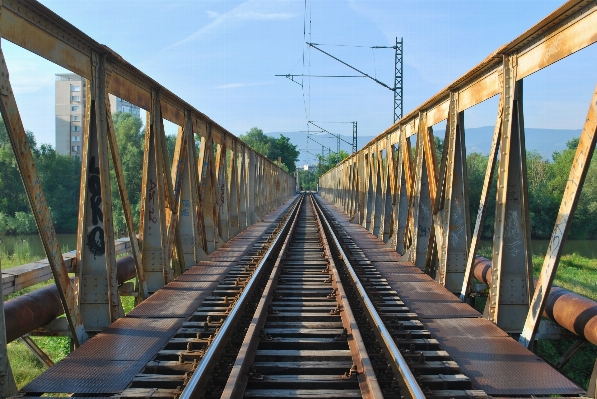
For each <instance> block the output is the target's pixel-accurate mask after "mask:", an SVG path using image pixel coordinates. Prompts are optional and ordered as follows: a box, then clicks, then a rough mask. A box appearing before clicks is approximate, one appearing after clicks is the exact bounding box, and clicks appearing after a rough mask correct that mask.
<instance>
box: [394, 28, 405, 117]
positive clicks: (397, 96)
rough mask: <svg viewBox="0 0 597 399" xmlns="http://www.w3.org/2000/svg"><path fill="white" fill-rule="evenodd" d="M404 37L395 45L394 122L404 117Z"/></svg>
mask: <svg viewBox="0 0 597 399" xmlns="http://www.w3.org/2000/svg"><path fill="white" fill-rule="evenodd" d="M403 46H404V38H400V41H398V38H396V46H394V48H395V50H396V52H395V56H394V122H396V121H397V120H399V119H402V95H403V87H402V71H403V59H402V52H403V49H404V47H403Z"/></svg>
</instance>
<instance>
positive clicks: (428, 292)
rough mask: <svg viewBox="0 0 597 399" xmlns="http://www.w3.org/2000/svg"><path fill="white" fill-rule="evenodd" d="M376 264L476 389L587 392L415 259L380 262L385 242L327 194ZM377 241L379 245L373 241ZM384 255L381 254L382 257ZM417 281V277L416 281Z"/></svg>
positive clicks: (525, 392) (527, 393)
mask: <svg viewBox="0 0 597 399" xmlns="http://www.w3.org/2000/svg"><path fill="white" fill-rule="evenodd" d="M320 198H321V197H320ZM321 199H322V201H323V202H324V203H325V204H326V206H327V208H328V210H330V212H331V213H332V214H333V215H334V217H336V219H337V220H338V221H339V222H340V224H341V225H342V226H343V227H344V228H345V229H346V231H347V232H348V234H349V235H350V236H351V238H352V239H353V240H354V242H355V243H356V244H357V245H359V244H363V246H362V247H360V249H362V250H363V253H364V254H365V255H366V256H367V258H369V260H371V263H372V264H373V266H375V267H376V268H377V270H379V271H380V273H381V274H382V276H383V277H384V278H386V280H387V282H388V283H389V284H390V286H391V287H392V288H393V289H394V290H396V292H397V293H398V295H399V296H400V298H401V299H402V301H403V302H404V304H405V306H407V307H408V308H409V309H410V310H411V311H412V312H415V313H417V314H418V316H419V318H420V319H421V322H422V323H423V325H424V326H425V328H426V329H427V330H429V332H430V333H431V335H432V337H433V338H435V339H437V341H438V342H439V344H440V345H441V348H442V349H443V350H445V351H447V352H448V354H449V355H450V357H452V359H453V360H454V361H455V362H456V363H457V364H458V366H459V367H460V370H461V372H462V373H463V374H465V375H466V376H468V377H469V378H470V379H471V381H472V382H473V385H474V386H475V388H476V389H482V390H484V391H485V392H486V393H487V394H489V395H492V396H493V395H507V396H513V397H516V396H530V395H577V394H584V390H583V389H581V388H580V387H578V386H577V385H576V384H574V383H573V382H571V381H570V380H568V379H567V378H566V377H564V376H563V375H562V374H560V373H559V372H558V371H557V370H555V369H554V368H552V367H551V366H550V365H549V364H548V363H546V362H545V361H544V360H542V359H541V358H539V357H538V356H536V355H535V354H534V353H532V352H530V351H528V350H527V349H525V348H523V347H522V346H521V345H520V344H519V343H518V342H516V341H515V340H514V339H512V338H510V337H509V336H508V334H506V333H505V332H504V331H503V330H501V329H500V328H499V327H497V326H496V325H495V324H493V323H492V322H490V321H488V320H485V319H483V318H481V314H480V313H478V312H477V311H476V310H474V309H473V308H471V307H470V306H468V305H466V304H465V303H463V302H462V301H460V299H458V298H457V297H456V296H455V295H454V294H452V293H450V292H449V291H448V290H446V289H445V288H444V287H443V286H442V285H440V284H439V283H437V282H435V281H434V280H432V279H431V278H429V279H428V280H426V279H425V278H423V280H426V281H417V280H415V279H414V278H413V279H411V278H409V277H410V276H409V275H408V274H405V272H406V271H407V270H408V269H409V268H411V269H410V270H413V271H414V274H413V276H420V274H419V272H417V271H418V270H419V269H418V268H416V267H415V266H414V265H413V264H412V263H410V262H377V261H374V260H373V259H382V258H383V257H384V254H383V253H381V252H379V249H381V248H384V243H383V242H382V241H381V240H378V239H377V238H376V237H374V236H373V235H372V234H371V233H369V232H368V231H367V230H366V229H365V228H363V227H361V226H359V225H355V224H350V223H349V222H348V217H347V216H346V215H345V214H344V213H343V212H341V211H339V209H338V208H336V207H335V206H333V205H332V204H330V203H329V202H328V201H327V200H325V199H323V198H321ZM371 239H373V241H377V243H378V244H377V245H378V247H377V248H376V247H375V245H373V244H372V241H371ZM376 254H380V255H376ZM413 280H414V281H413Z"/></svg>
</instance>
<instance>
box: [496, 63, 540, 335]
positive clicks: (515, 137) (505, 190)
mask: <svg viewBox="0 0 597 399" xmlns="http://www.w3.org/2000/svg"><path fill="white" fill-rule="evenodd" d="M503 87H504V88H503V94H502V96H503V98H504V113H503V121H502V135H501V142H500V162H499V169H498V181H497V185H498V186H497V201H496V211H495V233H494V242H493V262H492V271H491V276H492V282H491V286H490V291H489V298H488V300H487V305H486V308H485V311H486V314H487V316H488V318H489V320H491V321H493V322H494V323H496V324H497V325H498V327H500V328H501V329H502V330H504V331H506V332H507V333H512V334H518V333H520V332H521V331H522V329H523V326H524V321H525V318H526V316H527V312H528V310H529V303H530V297H531V293H532V281H533V280H532V279H533V275H532V263H531V253H530V233H529V227H530V226H529V210H528V192H527V184H526V173H527V168H526V150H525V145H524V120H523V112H522V110H523V108H522V80H520V81H517V80H516V56H515V55H514V56H505V57H504V86H503Z"/></svg>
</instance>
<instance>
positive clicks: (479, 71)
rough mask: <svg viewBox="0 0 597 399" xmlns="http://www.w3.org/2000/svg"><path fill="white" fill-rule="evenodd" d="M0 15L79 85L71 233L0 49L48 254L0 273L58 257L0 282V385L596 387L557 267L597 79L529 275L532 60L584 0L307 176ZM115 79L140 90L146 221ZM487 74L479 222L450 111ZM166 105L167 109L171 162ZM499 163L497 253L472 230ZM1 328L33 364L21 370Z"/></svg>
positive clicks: (555, 41)
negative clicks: (47, 188) (61, 342)
mask: <svg viewBox="0 0 597 399" xmlns="http://www.w3.org/2000/svg"><path fill="white" fill-rule="evenodd" d="M0 35H1V37H2V40H9V41H11V42H13V43H15V44H17V45H19V46H21V47H23V48H25V49H27V50H29V51H31V52H33V53H35V54H38V55H40V56H42V57H44V58H46V59H48V60H50V61H52V62H54V63H56V64H58V65H60V66H63V67H64V68H67V69H68V70H70V71H72V72H74V73H77V74H79V75H80V76H82V77H83V78H85V79H86V84H87V87H88V90H87V99H86V102H85V103H86V107H87V109H86V129H85V132H84V136H83V142H82V143H83V146H82V157H81V160H82V162H81V165H82V166H81V168H82V170H81V172H82V173H81V182H80V188H81V189H80V201H79V211H78V212H79V214H78V235H77V249H76V251H73V252H71V253H65V254H63V253H62V251H61V249H60V245H59V243H58V241H57V237H56V233H55V229H54V226H53V223H52V218H51V215H50V210H49V208H48V206H47V203H46V200H45V197H44V191H43V187H42V186H41V184H40V178H39V174H38V172H37V168H36V165H35V162H34V157H33V155H32V153H31V148H30V145H29V142H28V140H27V135H26V133H25V130H24V128H23V125H22V121H21V118H20V115H19V108H18V104H17V103H16V100H15V97H14V94H13V90H12V87H11V82H10V78H9V71H8V69H7V66H6V63H5V61H4V55H3V54H2V52H1V51H0V83H1V84H0V100H1V101H0V111H1V113H2V118H3V121H4V123H5V125H6V130H7V133H8V137H9V140H10V144H11V146H12V149H13V151H14V154H15V158H16V160H17V166H18V169H19V173H20V175H21V178H22V181H23V185H24V187H25V191H26V194H27V198H28V200H29V204H30V207H31V211H32V213H33V215H34V218H35V222H36V225H37V228H38V231H39V235H40V237H41V239H42V242H43V246H44V249H45V251H46V254H47V259H45V260H42V261H40V262H36V263H34V264H29V265H22V266H18V267H16V268H11V269H7V270H3V271H2V286H1V287H2V290H3V295H7V294H10V293H13V292H16V291H18V290H20V289H22V288H26V287H30V286H32V285H34V284H36V283H39V282H43V281H46V280H48V279H50V278H53V279H54V281H55V284H53V285H49V286H46V287H44V288H42V289H38V290H35V291H33V292H31V293H29V294H25V295H21V296H18V297H16V298H13V299H10V300H8V301H6V302H4V303H2V302H1V301H0V304H2V306H3V311H1V312H0V326H1V329H2V334H0V394H1V396H2V397H3V398H8V397H15V398H16V397H22V398H24V397H39V396H42V395H44V396H65V395H66V396H72V397H91V398H105V397H121V398H155V399H170V398H177V399H178V398H184V399H188V398H200V397H205V398H220V397H221V398H228V397H253V398H266V397H296V398H307V397H309V398H313V397H321V398H346V397H366V398H382V397H385V398H403V397H405V398H424V397H429V398H486V397H496V398H502V397H503V398H505V397H509V398H531V397H542V396H544V397H590V398H595V397H596V396H595V395H596V393H595V391H596V390H595V387H596V384H597V382H596V379H597V377H596V374H597V368H595V369H594V370H593V375H592V379H591V381H590V383H589V387H588V390H586V389H584V388H583V387H580V386H578V385H577V384H576V383H574V382H572V381H571V380H569V379H568V378H567V377H566V376H564V375H562V374H561V372H560V369H561V367H562V365H563V364H565V363H566V362H567V361H568V360H569V359H570V358H571V357H573V356H574V354H575V353H576V352H577V351H578V350H579V349H581V348H582V347H583V346H584V345H595V344H597V303H595V302H593V301H591V300H589V299H587V298H583V297H582V296H580V295H577V294H574V293H572V292H568V291H566V290H564V289H562V288H559V287H554V286H553V284H552V283H553V280H554V276H555V273H556V271H557V268H558V263H559V260H560V255H561V250H562V245H563V244H564V242H565V240H566V236H567V232H568V230H569V227H570V223H571V219H572V215H573V213H574V210H575V207H576V204H577V203H578V198H579V195H580V193H581V190H582V186H583V183H584V178H585V176H586V174H587V170H588V167H589V164H590V160H591V157H592V155H593V150H594V148H595V140H597V134H596V133H597V131H596V130H597V91H595V93H594V95H593V98H592V100H591V102H590V104H588V113H587V117H586V119H585V121H583V123H584V127H583V130H582V134H581V137H580V141H579V145H578V149H577V152H576V155H575V158H574V162H573V163H572V167H571V170H570V177H569V180H568V183H567V186H566V189H565V193H564V197H563V200H562V203H561V206H560V210H559V213H558V216H557V220H555V225H554V230H553V235H552V237H551V240H550V244H549V249H548V251H547V254H546V256H545V261H544V263H543V267H542V270H541V272H540V274H539V276H538V279H536V280H535V279H534V278H533V273H532V264H531V253H530V233H529V226H530V216H529V209H528V184H527V176H526V170H527V169H526V159H525V156H526V155H525V154H526V149H525V130H524V117H523V115H524V113H523V108H524V107H523V81H524V78H525V77H527V76H529V75H531V74H533V73H534V72H536V71H538V70H540V69H542V68H546V67H549V66H550V65H552V64H554V63H556V62H558V61H559V60H561V59H563V58H565V57H567V56H568V55H570V54H572V53H574V52H577V51H581V50H582V49H584V48H586V47H588V46H589V45H591V44H593V43H594V42H595V41H597V2H595V1H588V0H570V1H568V2H566V3H565V4H564V5H562V6H561V7H560V8H559V9H557V10H556V11H554V12H553V13H552V14H551V15H549V16H547V17H546V18H545V19H543V20H542V21H540V22H538V23H537V24H536V25H535V26H533V27H531V28H530V29H529V30H528V31H526V32H525V33H523V34H522V35H520V36H519V37H518V38H516V39H515V40H514V41H513V42H511V43H509V44H507V45H504V46H503V47H501V48H499V49H498V50H496V51H495V52H494V53H492V54H490V55H489V56H488V57H487V58H486V59H485V60H484V61H483V62H482V63H480V64H479V65H476V66H474V67H473V68H472V69H471V70H470V71H469V72H468V73H466V74H465V75H463V76H462V77H460V78H459V79H457V80H456V81H454V82H453V83H451V84H450V85H448V86H447V87H446V88H445V89H444V90H442V91H441V92H439V93H437V94H436V95H435V96H433V97H432V98H430V99H429V100H427V101H426V102H425V103H423V104H422V105H421V106H420V107H418V108H417V109H415V110H413V111H412V112H410V113H409V114H407V115H406V116H405V117H404V118H402V119H401V120H399V121H398V122H396V123H395V124H394V125H392V126H390V127H389V128H388V129H387V130H386V131H385V132H382V133H381V134H380V135H379V136H377V137H376V138H375V139H374V140H372V141H371V142H370V143H368V144H367V145H366V146H365V147H364V148H363V149H362V150H360V151H359V152H357V153H355V154H353V155H351V156H350V157H349V158H347V159H345V160H344V161H343V162H341V163H340V164H338V165H337V166H336V167H335V168H333V169H331V170H330V171H328V172H327V173H326V174H325V175H323V176H322V177H321V179H320V181H319V190H318V192H317V193H310V192H301V191H300V185H299V182H297V181H296V179H295V177H293V176H292V175H290V174H288V173H286V172H285V171H284V170H282V169H281V168H280V167H279V165H277V164H276V163H275V162H272V161H270V160H268V159H266V158H265V157H264V156H262V155H261V154H259V153H257V152H255V151H254V150H252V149H251V148H249V147H248V146H246V145H245V144H244V143H243V142H242V141H240V140H239V139H238V138H237V137H235V136H234V135H233V134H231V133H230V132H228V131H227V130H226V129H225V128H224V127H222V126H220V125H218V124H217V123H216V122H214V121H212V120H211V119H210V118H209V117H208V116H206V115H204V114H203V113H201V112H200V111H199V110H197V109H195V108H193V107H192V106H191V105H190V104H188V103H186V102H185V101H184V100H183V99H181V98H179V97H177V96H176V94H174V93H172V92H170V91H169V90H168V89H166V88H165V87H162V86H161V85H160V84H159V83H157V82H156V81H155V80H153V79H151V78H150V77H149V76H147V75H145V74H143V73H142V72H141V71H139V70H138V69H137V68H135V66H133V65H131V64H130V63H128V62H126V61H125V60H124V59H123V58H122V57H120V56H119V55H118V54H116V53H115V52H113V51H112V50H110V48H108V47H107V46H105V45H102V44H99V43H97V42H96V41H94V40H93V39H92V38H90V37H88V36H87V35H85V34H84V33H83V32H81V31H79V30H78V29H77V28H75V27H74V26H73V25H71V24H70V23H68V22H67V21H65V20H64V19H62V18H61V17H59V16H58V15H56V14H55V13H53V12H52V11H51V10H49V9H47V8H46V7H44V6H43V5H41V4H39V3H38V2H36V1H35V0H3V1H2V2H1V8H0ZM108 94H114V95H116V96H117V97H119V98H122V99H125V100H126V101H129V102H130V103H132V104H134V105H137V106H139V107H141V108H144V109H146V110H148V113H147V121H146V132H145V146H144V160H143V170H142V171H140V173H142V178H143V181H142V188H141V209H140V215H141V217H140V223H139V228H138V230H137V229H136V228H135V225H134V223H133V216H132V212H133V210H132V209H131V206H130V203H129V200H128V198H129V197H128V196H129V192H128V191H127V187H126V185H125V180H124V176H123V171H122V166H121V162H120V156H119V152H118V146H117V144H116V139H115V132H114V126H113V121H112V116H111V112H110V99H109V96H108ZM493 96H499V105H498V109H497V110H496V124H495V130H494V134H493V140H492V144H491V148H490V156H489V163H488V166H487V173H486V175H485V182H484V185H483V191H482V195H481V203H480V206H479V209H480V211H479V212H478V215H477V218H476V222H475V224H474V229H473V231H471V229H470V228H469V226H470V220H469V219H470V215H469V214H468V209H469V208H468V201H469V196H468V186H467V185H468V180H467V173H466V170H467V168H466V146H465V140H464V134H465V131H464V115H465V112H466V110H467V109H469V108H470V107H473V106H475V105H476V104H479V103H480V102H483V101H485V100H487V99H488V98H490V97H493ZM164 120H168V121H171V122H173V123H175V124H176V125H178V126H179V130H178V136H177V139H176V148H175V152H174V157H173V161H172V162H170V161H169V158H168V154H167V150H166V141H165V134H164V127H163V122H164ZM443 120H447V123H446V131H445V140H444V147H443V153H442V155H441V159H438V155H437V154H436V148H435V144H434V139H433V137H434V135H433V130H432V126H433V125H435V124H437V123H438V122H441V121H443ZM196 137H199V138H200V145H198V146H196V142H195V140H196ZM411 142H414V143H416V144H415V145H414V148H412V146H411ZM197 147H198V148H197ZM495 173H497V184H496V186H497V187H496V193H497V194H496V195H497V201H496V211H495V232H494V242H493V250H492V259H491V260H490V259H486V258H481V257H479V256H477V249H478V243H479V237H480V231H481V229H482V227H483V221H484V217H485V216H486V215H485V214H486V208H487V206H486V205H487V201H488V197H489V192H490V188H491V184H492V181H493V179H494V174H495ZM111 176H114V177H113V178H115V179H116V185H117V187H118V193H119V196H120V199H121V201H122V204H123V208H124V214H125V218H126V224H127V232H128V236H127V237H125V238H119V237H117V236H115V232H114V224H113V212H112V203H111V198H112V197H111V191H110V190H111V182H110V180H111ZM485 294H486V304H485V306H484V309H483V308H480V306H479V303H476V304H475V301H476V300H477V299H478V298H480V297H483V295H485ZM124 296H133V297H134V298H135V307H134V308H133V309H132V310H131V311H130V312H128V313H127V314H125V313H124V311H123V307H122V301H121V298H122V297H124ZM473 305H477V306H476V307H477V308H480V311H478V310H476V308H475V306H473ZM32 336H67V337H70V339H71V342H72V351H71V353H70V354H69V355H68V356H67V357H66V358H65V359H63V360H62V361H60V362H59V363H57V364H55V365H53V364H52V362H51V360H50V359H49V358H48V357H47V355H46V354H45V353H44V352H43V351H42V350H41V349H40V348H39V347H38V346H37V345H36V343H35V341H34V340H32V339H31V337H32ZM560 338H568V339H573V340H574V342H575V343H574V344H573V345H572V347H571V348H570V350H568V352H567V353H565V354H564V356H562V359H560V361H559V362H558V364H556V365H550V364H548V363H547V362H546V361H545V360H543V359H542V358H540V357H539V356H537V354H536V353H535V349H536V348H535V347H536V343H537V341H538V340H541V339H560ZM16 339H21V340H22V341H23V342H24V343H25V344H26V345H27V346H28V347H29V348H30V349H31V350H32V351H33V352H34V353H35V354H36V356H37V357H38V358H39V359H40V360H41V361H43V362H45V363H46V364H47V365H48V369H47V371H46V372H44V373H43V374H41V375H40V376H39V377H37V378H36V379H34V380H33V381H31V382H29V383H28V384H26V385H25V386H23V387H21V388H20V389H17V388H16V386H15V383H14V379H13V375H12V372H11V367H10V361H9V358H8V354H7V344H8V343H9V342H11V341H14V340H16Z"/></svg>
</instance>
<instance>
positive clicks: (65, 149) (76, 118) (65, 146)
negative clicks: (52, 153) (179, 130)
mask: <svg viewBox="0 0 597 399" xmlns="http://www.w3.org/2000/svg"><path fill="white" fill-rule="evenodd" d="M86 82H87V81H86V80H85V79H83V78H82V77H80V76H79V75H77V74H74V73H61V74H57V75H56V111H55V112H56V152H57V153H58V154H62V155H71V156H80V155H81V144H82V140H83V132H84V130H85V98H86ZM109 98H110V111H112V113H115V112H128V113H131V114H133V115H136V116H139V117H140V116H141V109H140V108H139V107H137V106H135V105H133V104H131V103H129V102H128V101H125V100H122V99H120V98H118V97H116V96H114V95H112V94H110V95H109Z"/></svg>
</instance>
